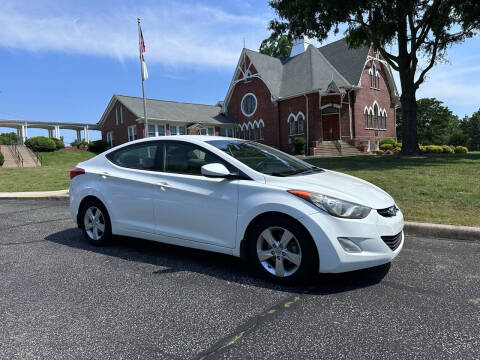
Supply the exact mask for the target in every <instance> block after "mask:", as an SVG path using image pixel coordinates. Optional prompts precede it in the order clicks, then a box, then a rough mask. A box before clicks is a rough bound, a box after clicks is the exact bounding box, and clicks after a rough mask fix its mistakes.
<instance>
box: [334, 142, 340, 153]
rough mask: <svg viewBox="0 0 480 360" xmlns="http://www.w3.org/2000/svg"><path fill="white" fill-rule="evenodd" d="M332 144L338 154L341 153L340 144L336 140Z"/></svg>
mask: <svg viewBox="0 0 480 360" xmlns="http://www.w3.org/2000/svg"><path fill="white" fill-rule="evenodd" d="M333 144H334V145H335V147H336V148H337V150H338V152H340V153H341V152H342V144H340V141H338V140H333Z"/></svg>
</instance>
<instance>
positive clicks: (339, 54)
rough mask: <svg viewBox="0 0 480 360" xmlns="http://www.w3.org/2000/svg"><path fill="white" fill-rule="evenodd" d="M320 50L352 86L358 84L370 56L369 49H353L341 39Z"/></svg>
mask: <svg viewBox="0 0 480 360" xmlns="http://www.w3.org/2000/svg"><path fill="white" fill-rule="evenodd" d="M318 50H319V51H320V52H321V53H322V54H323V56H325V58H326V59H327V60H328V61H329V62H330V63H331V64H332V65H333V66H334V67H335V68H336V69H337V70H338V71H339V72H340V73H341V74H342V75H343V77H344V78H345V79H347V80H348V82H349V83H350V84H351V85H355V86H356V85H357V84H358V82H359V81H360V77H361V75H362V71H363V68H364V67H365V61H366V59H367V56H368V51H369V48H368V47H362V48H360V49H351V48H349V47H348V45H347V43H346V42H345V40H344V39H340V40H337V41H334V42H332V43H330V44H327V45H324V46H321V47H319V48H318Z"/></svg>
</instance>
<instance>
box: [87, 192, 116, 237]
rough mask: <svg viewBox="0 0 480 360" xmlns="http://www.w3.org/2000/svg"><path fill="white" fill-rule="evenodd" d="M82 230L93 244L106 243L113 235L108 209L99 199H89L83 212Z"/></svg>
mask: <svg viewBox="0 0 480 360" xmlns="http://www.w3.org/2000/svg"><path fill="white" fill-rule="evenodd" d="M81 219H82V230H83V233H84V235H85V237H86V238H87V239H88V241H89V242H90V243H91V244H93V245H97V246H100V245H105V244H106V243H108V242H109V241H110V239H111V237H112V227H111V224H110V217H109V216H108V212H107V209H106V208H105V206H104V205H103V204H102V203H101V202H100V201H99V200H95V199H92V200H89V201H87V202H86V203H85V205H84V206H83V208H82V213H81Z"/></svg>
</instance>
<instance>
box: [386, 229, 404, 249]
mask: <svg viewBox="0 0 480 360" xmlns="http://www.w3.org/2000/svg"><path fill="white" fill-rule="evenodd" d="M382 240H383V242H384V243H385V244H387V246H388V247H389V248H390V249H392V250H393V251H395V250H396V249H397V248H398V247H399V246H400V243H401V242H402V233H401V232H399V233H398V234H397V235H393V236H382Z"/></svg>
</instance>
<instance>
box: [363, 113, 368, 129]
mask: <svg viewBox="0 0 480 360" xmlns="http://www.w3.org/2000/svg"><path fill="white" fill-rule="evenodd" d="M363 118H364V121H365V128H368V109H365V111H364V112H363Z"/></svg>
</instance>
